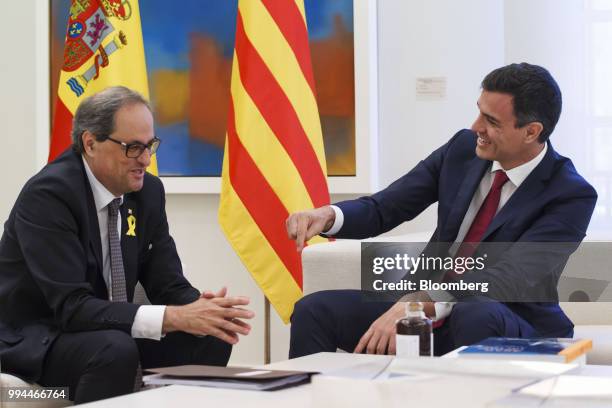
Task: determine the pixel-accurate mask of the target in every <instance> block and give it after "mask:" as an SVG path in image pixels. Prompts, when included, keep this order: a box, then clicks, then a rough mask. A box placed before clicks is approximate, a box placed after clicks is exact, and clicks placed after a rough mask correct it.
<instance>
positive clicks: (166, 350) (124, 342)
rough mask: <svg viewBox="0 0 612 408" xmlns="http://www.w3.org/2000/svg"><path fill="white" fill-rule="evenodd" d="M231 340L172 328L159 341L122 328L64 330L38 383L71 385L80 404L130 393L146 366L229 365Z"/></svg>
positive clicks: (61, 385)
mask: <svg viewBox="0 0 612 408" xmlns="http://www.w3.org/2000/svg"><path fill="white" fill-rule="evenodd" d="M231 351H232V346H231V345H230V344H228V343H225V342H223V341H221V340H219V339H217V338H216V337H212V336H205V337H197V336H193V335H190V334H187V333H182V332H173V333H169V334H167V335H166V336H165V337H163V338H162V339H161V340H160V341H157V340H150V339H134V338H132V337H131V336H130V335H129V334H127V333H125V332H123V331H119V330H97V331H88V332H75V333H62V334H60V335H59V336H58V337H57V338H56V339H55V341H54V343H53V345H52V346H51V348H50V349H49V352H48V353H47V356H46V358H45V362H44V365H43V372H42V376H41V378H40V380H39V381H38V383H39V384H40V385H42V386H45V387H69V397H70V399H71V400H72V401H74V402H75V404H79V403H84V402H90V401H96V400H100V399H104V398H110V397H114V396H118V395H123V394H129V393H130V392H132V391H133V389H134V378H135V375H136V368H137V367H138V362H139V361H140V363H141V364H142V368H143V369H147V368H154V367H164V366H173V365H185V364H205V365H217V366H225V365H227V362H228V360H229V357H230V354H231Z"/></svg>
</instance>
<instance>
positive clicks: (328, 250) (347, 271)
mask: <svg viewBox="0 0 612 408" xmlns="http://www.w3.org/2000/svg"><path fill="white" fill-rule="evenodd" d="M430 237H431V232H418V233H412V234H405V235H399V236H395V237H377V238H370V239H367V240H366V241H368V242H427V241H429V238H430ZM360 268H361V240H356V239H344V240H338V241H335V242H329V243H324V244H316V245H309V246H307V247H306V248H304V251H303V252H302V277H303V284H304V295H308V294H310V293H314V292H318V291H320V290H330V289H360V288H361V276H360Z"/></svg>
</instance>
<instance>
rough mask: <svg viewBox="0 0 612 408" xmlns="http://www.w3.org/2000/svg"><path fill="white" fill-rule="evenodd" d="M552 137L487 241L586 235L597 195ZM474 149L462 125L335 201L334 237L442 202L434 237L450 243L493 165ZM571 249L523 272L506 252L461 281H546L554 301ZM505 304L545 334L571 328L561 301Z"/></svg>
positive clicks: (511, 285)
mask: <svg viewBox="0 0 612 408" xmlns="http://www.w3.org/2000/svg"><path fill="white" fill-rule="evenodd" d="M548 143H549V145H548V151H547V152H546V155H545V156H544V158H543V160H542V161H541V162H540V163H539V164H538V166H537V167H536V168H535V169H534V170H533V171H532V173H531V174H530V175H529V176H528V177H527V178H526V179H525V181H524V182H523V183H522V184H521V185H520V187H519V188H518V189H517V190H516V191H515V192H514V194H513V195H512V196H511V197H510V199H509V200H508V202H507V203H506V204H505V205H504V206H503V207H502V209H501V210H500V211H499V213H498V214H496V216H495V218H494V219H493V221H492V222H491V224H490V226H489V228H488V229H487V231H486V232H485V234H484V237H483V239H482V241H483V242H504V243H508V242H510V243H516V242H518V243H534V242H547V243H550V242H562V243H576V246H577V245H578V243H580V242H581V241H582V239H583V238H584V236H585V233H586V230H587V226H588V224H589V221H590V218H591V214H592V213H593V209H594V207H595V202H596V201H597V193H596V191H595V190H594V189H593V187H591V186H590V185H589V184H588V183H587V182H586V181H585V180H584V179H583V178H582V177H581V176H580V175H579V174H578V173H577V172H576V169H575V168H574V166H573V164H572V162H571V161H570V160H569V159H568V158H565V157H563V156H561V155H559V154H558V153H557V152H556V151H555V150H554V149H553V148H552V145H551V144H550V142H548ZM475 148H476V135H475V134H474V133H473V132H472V131H470V130H462V131H460V132H458V133H457V134H455V135H454V136H453V138H451V139H450V140H449V141H448V142H447V143H446V144H445V145H444V146H442V147H440V148H439V149H437V150H436V151H434V152H433V153H432V154H431V155H429V157H427V158H426V159H425V160H423V161H421V162H420V163H419V164H417V165H416V167H415V168H413V169H412V170H411V171H410V172H408V173H407V174H406V175H404V176H403V177H401V178H400V179H398V180H397V181H395V182H394V183H392V184H391V185H390V186H389V187H387V188H385V189H384V190H382V191H380V192H378V193H376V194H374V195H372V196H368V197H361V198H359V199H356V200H350V201H343V202H340V203H337V205H338V206H339V207H340V209H341V210H342V212H343V214H344V224H343V226H342V228H341V229H340V231H339V232H338V234H336V236H337V237H339V238H360V239H361V238H367V237H372V236H376V235H379V234H381V233H384V232H386V231H389V230H391V229H392V228H394V227H396V226H397V225H399V224H401V223H402V222H405V221H409V220H411V219H413V218H415V217H416V216H417V215H419V214H420V213H421V212H422V211H423V210H425V209H426V208H427V207H429V206H430V205H431V204H433V203H435V202H437V203H438V221H437V225H436V229H435V232H434V234H433V236H432V238H431V241H432V242H453V241H454V240H455V239H456V237H457V234H458V232H459V227H460V226H461V223H462V221H463V218H464V216H465V213H466V212H467V209H468V207H469V205H470V202H471V200H472V197H473V196H474V193H475V191H476V189H477V188H478V186H479V184H480V181H481V179H482V177H483V175H484V173H485V171H487V169H489V168H490V166H491V162H490V161H487V160H482V159H480V158H479V157H478V156H477V155H476V153H475ZM524 247H525V246H523V248H524ZM573 249H575V246H574V248H573ZM570 254H571V250H570V251H566V252H565V253H561V254H559V253H557V254H553V256H552V257H548V259H542V265H541V267H540V268H538V267H536V268H533V265H531V267H530V268H529V269H528V272H526V271H527V269H526V268H524V267H523V266H524V265H523V264H521V260H520V259H512V258H509V256H508V253H506V255H505V257H504V256H502V257H501V258H500V259H498V260H496V261H497V262H496V263H495V262H494V263H488V265H487V268H486V269H485V270H484V271H481V272H477V273H470V274H467V275H466V276H465V278H464V280H467V281H470V280H472V281H474V282H490V285H489V286H491V287H492V288H508V289H511V290H514V291H524V290H525V288H527V289H529V288H533V289H536V288H539V289H540V290H541V288H542V287H543V286H544V287H545V288H546V294H547V296H548V299H555V300H556V299H557V297H556V286H557V282H558V279H559V276H560V274H561V271H562V269H563V267H564V265H565V263H566V262H567V258H568V257H569V255H570ZM538 258H540V257H538ZM553 258H554V260H555V261H554V266H553V267H551V263H550V261H551V259H553ZM531 260H533V258H532V259H531ZM534 271H535V272H534ZM491 295H492V297H494V296H495V293H492V294H491ZM508 306H509V307H510V308H511V309H512V310H513V311H514V312H515V313H517V314H519V315H520V316H521V317H523V318H524V319H525V320H527V321H528V322H529V323H531V324H532V326H533V327H534V328H535V329H536V330H537V331H538V332H539V333H540V334H542V335H543V336H548V335H550V336H554V335H559V333H567V332H568V329H569V330H570V331H571V329H572V328H573V325H572V323H571V321H570V320H569V319H568V318H567V317H566V316H565V314H564V313H563V312H562V311H561V309H560V308H559V305H558V303H557V302H530V303H519V302H514V303H508Z"/></svg>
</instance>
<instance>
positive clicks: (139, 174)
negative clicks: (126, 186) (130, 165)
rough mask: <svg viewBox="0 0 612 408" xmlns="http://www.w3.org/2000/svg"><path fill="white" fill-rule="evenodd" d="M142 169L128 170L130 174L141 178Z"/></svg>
mask: <svg viewBox="0 0 612 408" xmlns="http://www.w3.org/2000/svg"><path fill="white" fill-rule="evenodd" d="M144 172H145V171H144V169H134V170H130V173H134V174H135V175H137V176H142V175H144Z"/></svg>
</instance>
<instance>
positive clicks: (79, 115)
mask: <svg viewBox="0 0 612 408" xmlns="http://www.w3.org/2000/svg"><path fill="white" fill-rule="evenodd" d="M138 103H140V104H143V105H145V106H146V107H147V108H148V109H149V111H151V106H150V105H149V102H147V100H146V99H145V98H144V97H143V96H142V95H141V94H139V93H138V92H136V91H132V90H131V89H129V88H126V87H125V86H112V87H109V88H106V89H105V90H103V91H101V92H98V93H96V94H94V95H91V96H90V97H88V98H86V99H84V100H83V102H81V104H80V105H79V107H78V108H77V110H76V112H75V114H74V119H73V120H72V134H71V136H72V148H73V149H74V150H75V151H76V152H77V153H83V151H84V147H83V137H82V136H83V133H84V132H85V131H86V130H89V131H90V132H91V133H93V135H94V136H95V138H96V140H97V141H99V142H102V141H104V140H106V139H108V137H109V136H110V135H111V134H112V133H113V132H114V131H115V114H116V113H117V111H118V110H119V109H121V108H122V107H124V106H126V105H132V104H138Z"/></svg>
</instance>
